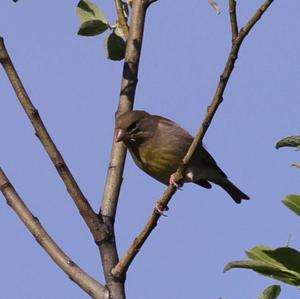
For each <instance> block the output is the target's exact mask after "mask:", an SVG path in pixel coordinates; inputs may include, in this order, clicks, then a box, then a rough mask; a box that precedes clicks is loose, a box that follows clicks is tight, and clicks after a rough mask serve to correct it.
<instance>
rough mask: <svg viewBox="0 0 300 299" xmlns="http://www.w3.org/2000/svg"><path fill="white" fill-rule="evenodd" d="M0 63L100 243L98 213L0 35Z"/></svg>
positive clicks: (101, 231) (103, 235)
mask: <svg viewBox="0 0 300 299" xmlns="http://www.w3.org/2000/svg"><path fill="white" fill-rule="evenodd" d="M0 63H1V64H2V66H3V68H4V70H5V72H6V74H7V76H8V78H9V80H10V82H11V84H12V86H13V88H14V90H15V93H16V95H17V98H18V99H19V101H20V103H21V105H22V106H23V108H24V110H25V112H26V114H27V116H28V118H29V119H30V121H31V124H32V126H33V127H34V129H35V134H36V136H37V137H38V138H39V140H40V141H41V143H42V145H43V146H44V149H45V150H46V152H47V153H48V155H49V157H50V159H51V161H52V162H53V164H54V166H55V168H56V170H57V172H58V173H59V175H60V177H61V178H62V180H63V182H64V184H65V186H66V188H67V190H68V192H69V194H70V196H71V197H72V198H73V200H74V202H75V204H76V206H77V208H78V210H79V212H80V214H81V216H82V217H83V219H84V221H85V223H86V224H87V226H88V227H89V229H90V231H91V232H92V234H93V237H94V239H95V242H96V243H97V244H99V243H101V241H102V240H103V239H105V238H106V233H105V231H104V230H103V229H102V226H101V222H100V220H99V218H98V215H97V214H96V213H95V212H94V211H93V209H92V207H91V206H90V204H89V202H88V201H87V199H86V198H85V196H84V195H83V193H82V191H81V190H80V188H79V186H78V184H77V182H76V181H75V179H74V177H73V175H72V174H71V172H70V170H69V168H68V166H67V164H66V163H65V161H64V159H63V157H62V156H61V154H60V152H59V151H58V149H57V147H56V145H55V144H54V142H53V141H52V139H51V137H50V135H49V133H48V131H47V129H46V127H45V125H44V123H43V121H42V119H41V117H40V115H39V113H38V110H37V109H36V108H35V107H34V105H33V104H32V102H31V100H30V98H29V96H28V94H27V92H26V90H25V88H24V86H23V84H22V82H21V80H20V78H19V76H18V73H17V71H16V69H15V67H14V65H13V63H12V61H11V59H10V57H9V54H8V52H7V50H6V47H5V44H4V40H3V38H2V37H0Z"/></svg>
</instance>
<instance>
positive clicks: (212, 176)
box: [115, 110, 249, 203]
mask: <svg viewBox="0 0 300 299" xmlns="http://www.w3.org/2000/svg"><path fill="white" fill-rule="evenodd" d="M193 139H194V138H193V136H192V135H191V134H190V133H189V132H187V131H186V130H185V129H184V128H182V127H181V126H179V125H178V124H177V123H175V122H174V121H172V120H170V119H167V118H165V117H163V116H159V115H152V114H149V113H148V112H146V111H143V110H132V111H128V112H125V113H122V114H120V113H116V119H115V142H121V141H122V142H124V144H125V145H126V147H127V148H128V150H129V152H130V154H131V156H132V158H133V160H134V162H135V164H136V165H137V166H138V167H139V168H140V169H142V170H143V171H144V172H146V173H147V174H148V175H150V176H151V177H153V178H154V179H156V180H157V181H159V182H161V183H163V184H165V185H169V184H173V185H175V186H176V187H179V186H182V184H183V183H189V182H192V183H195V184H197V185H200V186H202V187H204V188H207V189H210V188H211V187H212V185H211V183H213V184H216V185H219V186H220V187H221V188H223V189H224V190H225V191H226V192H227V193H228V194H229V195H230V196H231V198H232V199H233V200H234V201H235V202H236V203H241V201H242V200H243V199H244V200H248V199H249V196H248V195H247V194H245V193H244V192H242V191H241V190H240V189H239V188H238V187H236V186H235V185H234V184H233V183H232V182H231V181H230V180H229V179H228V178H227V175H226V174H225V173H224V172H223V170H222V169H221V168H220V167H219V166H218V165H217V163H216V161H215V160H214V158H213V157H212V156H211V155H210V154H209V152H208V151H207V150H206V149H205V147H204V146H203V145H202V143H200V144H199V145H198V147H197V148H196V150H195V153H194V155H193V156H192V158H191V159H190V161H189V163H188V164H187V166H186V167H185V171H184V173H183V179H182V181H181V182H176V181H175V180H174V173H175V172H176V170H177V168H178V166H179V165H180V163H181V161H182V159H183V158H184V156H185V154H186V153H187V151H188V149H189V147H190V145H191V143H192V142H193Z"/></svg>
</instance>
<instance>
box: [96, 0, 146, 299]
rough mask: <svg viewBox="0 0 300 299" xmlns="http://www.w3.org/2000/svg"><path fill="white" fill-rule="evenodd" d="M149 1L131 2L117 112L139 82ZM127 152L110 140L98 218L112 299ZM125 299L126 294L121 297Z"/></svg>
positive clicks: (117, 283)
mask: <svg viewBox="0 0 300 299" xmlns="http://www.w3.org/2000/svg"><path fill="white" fill-rule="evenodd" d="M149 4H150V3H148V1H144V0H134V1H133V2H132V15H131V22H130V29H129V35H128V39H127V45H126V53H125V61H124V66H123V77H122V82H121V92H120V99H119V107H118V111H117V113H124V112H126V111H128V110H131V109H132V107H133V102H134V96H135V90H136V85H137V81H138V67H139V61H140V55H141V48H142V40H143V32H144V23H145V16H146V11H147V8H148V7H149ZM125 157H126V149H125V146H124V145H123V144H122V143H115V138H114V137H113V142H112V151H111V158H110V163H109V167H108V171H107V176H106V184H105V188H104V193H103V198H102V203H101V209H100V212H99V215H100V216H101V219H102V220H103V223H104V224H105V225H106V227H107V229H108V230H109V236H110V238H107V239H106V240H105V241H104V242H101V244H100V250H101V257H102V264H103V268H104V273H105V279H106V284H107V286H108V288H109V289H110V290H111V295H112V297H113V298H123V297H122V296H121V295H122V288H123V292H124V284H123V282H124V281H125V275H124V276H122V277H121V276H119V277H118V278H117V279H116V277H114V276H112V275H111V270H112V269H113V267H115V265H116V264H117V263H118V261H119V258H118V253H117V248H116V242H115V234H114V220H115V215H116V209H117V204H118V197H119V192H120V188H121V184H122V177H123V170H124V163H125ZM124 298H125V295H124Z"/></svg>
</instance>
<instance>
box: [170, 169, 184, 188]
mask: <svg viewBox="0 0 300 299" xmlns="http://www.w3.org/2000/svg"><path fill="white" fill-rule="evenodd" d="M169 185H173V186H175V187H176V188H177V189H179V190H181V191H182V188H181V187H182V186H183V183H182V181H177V180H176V179H175V173H173V174H171V176H170V179H169Z"/></svg>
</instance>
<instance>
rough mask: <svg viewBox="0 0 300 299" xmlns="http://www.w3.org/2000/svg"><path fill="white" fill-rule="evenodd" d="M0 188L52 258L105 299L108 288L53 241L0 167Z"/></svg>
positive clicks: (72, 278) (80, 283) (88, 288)
mask: <svg viewBox="0 0 300 299" xmlns="http://www.w3.org/2000/svg"><path fill="white" fill-rule="evenodd" d="M0 190H1V192H2V193H3V195H4V197H5V198H6V201H7V204H8V205H9V206H10V207H11V208H12V209H13V210H14V211H15V212H16V214H17V215H18V216H19V218H20V219H21V220H22V222H23V223H24V224H25V226H26V227H27V229H28V230H29V231H30V232H31V233H32V235H33V236H34V238H35V239H36V241H37V242H38V243H39V244H40V245H41V247H42V248H43V249H44V250H45V251H46V252H47V253H48V254H49V256H50V257H51V258H52V260H53V261H54V262H55V263H56V264H57V265H58V266H59V267H60V268H61V269H62V270H63V271H64V272H65V273H66V274H67V275H68V276H69V278H70V279H71V280H72V281H74V282H75V283H76V284H78V285H79V286H80V288H82V289H83V290H84V291H85V292H86V293H87V294H88V295H90V296H91V297H92V298H95V299H96V298H97V299H107V298H108V290H107V289H106V288H105V287H104V286H103V285H101V284H100V283H99V282H97V281H96V280H95V279H94V278H92V277H90V276H89V275H88V274H87V273H85V272H84V271H83V270H82V269H81V268H80V267H79V266H78V265H76V264H75V263H74V262H73V261H72V260H71V259H70V258H69V257H68V256H67V255H66V254H65V253H64V252H63V251H62V250H61V249H60V248H59V247H58V245H57V244H56V243H55V241H54V240H53V239H52V238H51V237H50V236H49V234H48V233H47V232H46V230H45V229H44V228H43V226H42V225H41V223H40V222H39V220H38V218H37V217H35V216H34V215H33V214H32V213H31V212H30V210H29V209H28V208H27V206H26V205H25V203H24V202H23V201H22V199H21V198H20V196H19V195H18V193H17V192H16V190H15V189H14V187H13V186H12V184H11V183H10V182H9V180H8V178H7V177H6V175H5V173H4V172H3V170H2V169H1V168H0Z"/></svg>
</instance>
